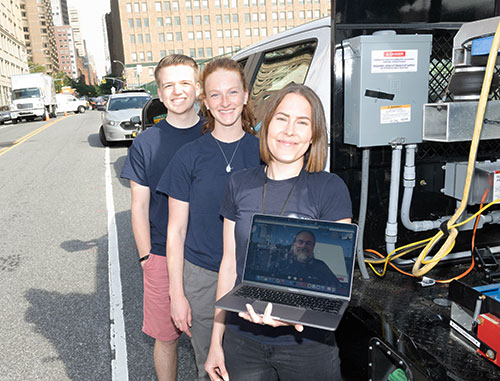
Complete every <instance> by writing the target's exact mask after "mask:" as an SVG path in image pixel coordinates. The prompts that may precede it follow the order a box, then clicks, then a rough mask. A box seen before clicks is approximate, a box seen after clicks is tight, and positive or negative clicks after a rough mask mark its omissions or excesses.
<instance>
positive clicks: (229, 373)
mask: <svg viewBox="0 0 500 381" xmlns="http://www.w3.org/2000/svg"><path fill="white" fill-rule="evenodd" d="M267 107H268V110H267V112H266V115H265V116H264V119H263V122H262V128H261V131H260V141H259V144H260V156H261V159H262V161H263V162H264V163H265V164H264V165H261V166H259V167H256V168H252V169H247V170H243V171H240V172H237V173H234V174H233V175H232V176H231V178H230V179H229V182H228V183H227V185H226V192H225V195H224V201H223V202H222V207H221V215H222V216H223V217H224V228H223V238H224V248H223V258H222V262H221V266H220V269H219V279H218V284H217V299H219V298H221V297H222V296H223V295H225V294H226V293H227V292H229V291H230V290H231V289H232V288H233V287H234V286H235V284H239V283H240V282H241V280H242V273H243V265H244V262H245V254H246V249H247V243H248V240H249V231H250V225H251V220H252V216H253V215H254V214H256V213H259V214H270V215H282V216H293V217H298V218H306V219H316V220H327V221H339V222H348V223H349V222H351V217H352V210H351V209H352V208H351V200H350V197H349V191H348V189H347V187H346V185H345V183H344V182H343V181H342V179H341V178H340V177H339V176H337V175H335V174H333V173H327V172H325V171H323V169H324V167H325V162H326V157H327V149H328V145H327V143H328V137H327V131H326V121H325V114H324V110H323V106H322V104H321V100H320V99H319V98H318V96H317V95H316V94H315V93H314V91H312V90H311V89H310V88H309V87H307V86H304V85H298V84H293V83H292V84H289V85H287V86H286V87H285V88H283V89H281V90H279V91H277V92H276V93H275V94H274V96H273V98H272V99H271V100H270V102H269V105H268V106H267ZM311 254H312V250H311ZM247 309H248V311H247V313H240V314H236V313H232V312H227V313H226V312H225V311H224V310H221V309H216V310H215V315H214V326H213V330H212V340H211V346H210V352H209V355H208V358H207V361H206V362H205V369H206V370H207V373H208V374H209V376H210V379H211V380H221V379H223V380H228V379H231V381H238V380H278V379H279V380H287V381H302V380H308V379H311V380H340V360H339V355H338V348H337V345H336V343H335V336H334V335H333V333H332V332H329V331H325V330H319V329H315V328H310V327H307V328H306V329H304V327H303V326H301V325H295V326H293V325H291V324H289V323H285V322H283V321H278V320H275V319H273V318H271V312H272V305H271V304H269V305H268V306H267V308H266V310H265V312H264V314H263V316H260V315H258V314H256V313H255V311H254V310H253V308H252V307H251V306H250V305H247Z"/></svg>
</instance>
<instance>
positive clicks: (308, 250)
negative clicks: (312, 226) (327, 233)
mask: <svg viewBox="0 0 500 381" xmlns="http://www.w3.org/2000/svg"><path fill="white" fill-rule="evenodd" d="M315 245H316V237H315V236H314V233H313V232H312V231H310V230H303V231H300V232H298V233H297V235H296V236H295V239H294V240H293V244H292V246H291V248H290V251H289V253H288V255H287V257H286V258H284V259H282V260H280V261H277V262H276V263H275V269H274V273H275V274H276V275H277V276H278V277H285V276H286V277H289V278H292V279H294V278H295V279H297V278H300V280H302V281H304V282H308V283H314V284H321V285H324V286H331V287H335V288H339V287H340V282H339V280H338V279H337V277H336V276H335V274H334V273H333V272H332V270H330V267H328V265H327V264H326V263H325V262H323V261H322V260H321V259H316V258H314V246H315Z"/></svg>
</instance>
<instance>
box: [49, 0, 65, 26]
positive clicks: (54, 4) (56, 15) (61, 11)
mask: <svg viewBox="0 0 500 381" xmlns="http://www.w3.org/2000/svg"><path fill="white" fill-rule="evenodd" d="M50 4H51V8H52V19H53V20H54V25H56V26H61V25H69V13H68V2H67V0H51V2H50Z"/></svg>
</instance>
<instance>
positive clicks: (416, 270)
mask: <svg viewBox="0 0 500 381" xmlns="http://www.w3.org/2000/svg"><path fill="white" fill-rule="evenodd" d="M499 48H500V23H498V26H497V29H496V31H495V36H494V38H493V42H492V44H491V50H490V54H489V56H488V63H487V65H486V72H485V75H484V80H483V86H482V88H481V95H480V97H479V103H478V107H477V113H476V122H475V125H474V133H473V135H472V141H471V149H470V152H469V161H468V164H467V175H466V179H465V186H464V192H463V197H462V200H461V202H460V205H459V207H458V209H457V210H456V211H455V213H454V214H453V216H452V217H451V218H450V220H449V221H448V224H447V227H448V231H449V235H448V237H447V238H446V241H445V242H444V244H443V246H441V248H440V249H439V251H438V252H437V253H436V254H435V255H434V256H433V257H432V259H431V260H430V261H428V263H427V264H425V265H423V266H421V265H422V264H423V263H422V261H423V260H424V258H426V257H427V254H428V253H429V252H430V251H431V250H432V248H433V247H434V245H435V244H436V243H437V242H438V241H439V240H440V239H441V237H442V236H443V233H442V232H441V231H440V232H439V233H438V234H436V236H434V237H435V238H433V239H432V240H431V241H430V242H429V243H428V244H427V245H426V246H425V248H424V249H423V250H422V252H421V253H420V255H419V256H418V258H417V261H416V262H415V264H414V265H413V269H412V273H413V275H415V276H417V277H421V276H423V275H425V274H427V272H429V271H430V270H431V269H432V268H434V266H436V264H437V263H438V262H439V261H440V260H441V259H443V258H444V257H446V256H447V255H448V254H449V253H450V251H451V249H452V248H453V246H454V244H455V239H456V237H457V235H458V230H457V229H456V228H455V227H453V225H454V224H455V222H456V221H457V220H458V219H459V218H460V216H461V215H462V213H463V212H464V210H465V208H466V206H467V201H468V200H469V192H470V185H471V181H472V175H473V174H474V167H475V164H476V156H477V148H478V145H479V139H480V135H481V129H482V126H483V120H484V113H485V110H486V103H487V102H488V94H489V92H490V86H491V79H492V77H493V71H494V70H495V63H496V59H497V55H498V50H499Z"/></svg>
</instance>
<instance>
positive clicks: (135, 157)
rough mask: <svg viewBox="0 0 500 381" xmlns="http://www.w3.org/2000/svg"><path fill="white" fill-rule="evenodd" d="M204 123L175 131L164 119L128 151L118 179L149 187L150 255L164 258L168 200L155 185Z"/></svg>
mask: <svg viewBox="0 0 500 381" xmlns="http://www.w3.org/2000/svg"><path fill="white" fill-rule="evenodd" d="M203 124H204V121H203V120H201V119H200V121H199V122H198V123H197V124H196V125H194V126H193V127H190V128H175V127H173V126H172V125H170V124H169V123H167V121H166V120H165V119H163V120H161V121H160V122H158V123H156V124H155V125H154V126H152V127H150V128H148V129H147V130H146V131H144V132H142V133H140V134H139V135H138V136H137V137H136V138H135V139H134V142H133V144H132V146H131V147H130V149H129V152H128V155H127V160H126V161H125V165H124V166H123V169H122V172H121V175H120V177H122V178H125V179H129V180H133V181H135V182H136V183H138V184H140V185H143V186H146V187H149V190H150V196H151V198H150V202H149V227H150V234H151V253H153V254H157V255H163V256H165V255H166V240H167V238H166V237H167V222H168V198H167V197H166V196H165V195H164V194H162V193H158V192H157V191H156V185H157V184H158V181H159V179H160V177H161V175H162V174H163V172H164V171H165V168H166V167H167V165H168V163H169V162H170V160H171V159H172V157H173V156H174V154H175V153H176V152H177V150H178V149H179V148H180V147H182V146H183V145H184V144H186V143H188V142H191V141H193V140H195V139H197V138H199V137H200V136H201V128H202V126H203Z"/></svg>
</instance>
